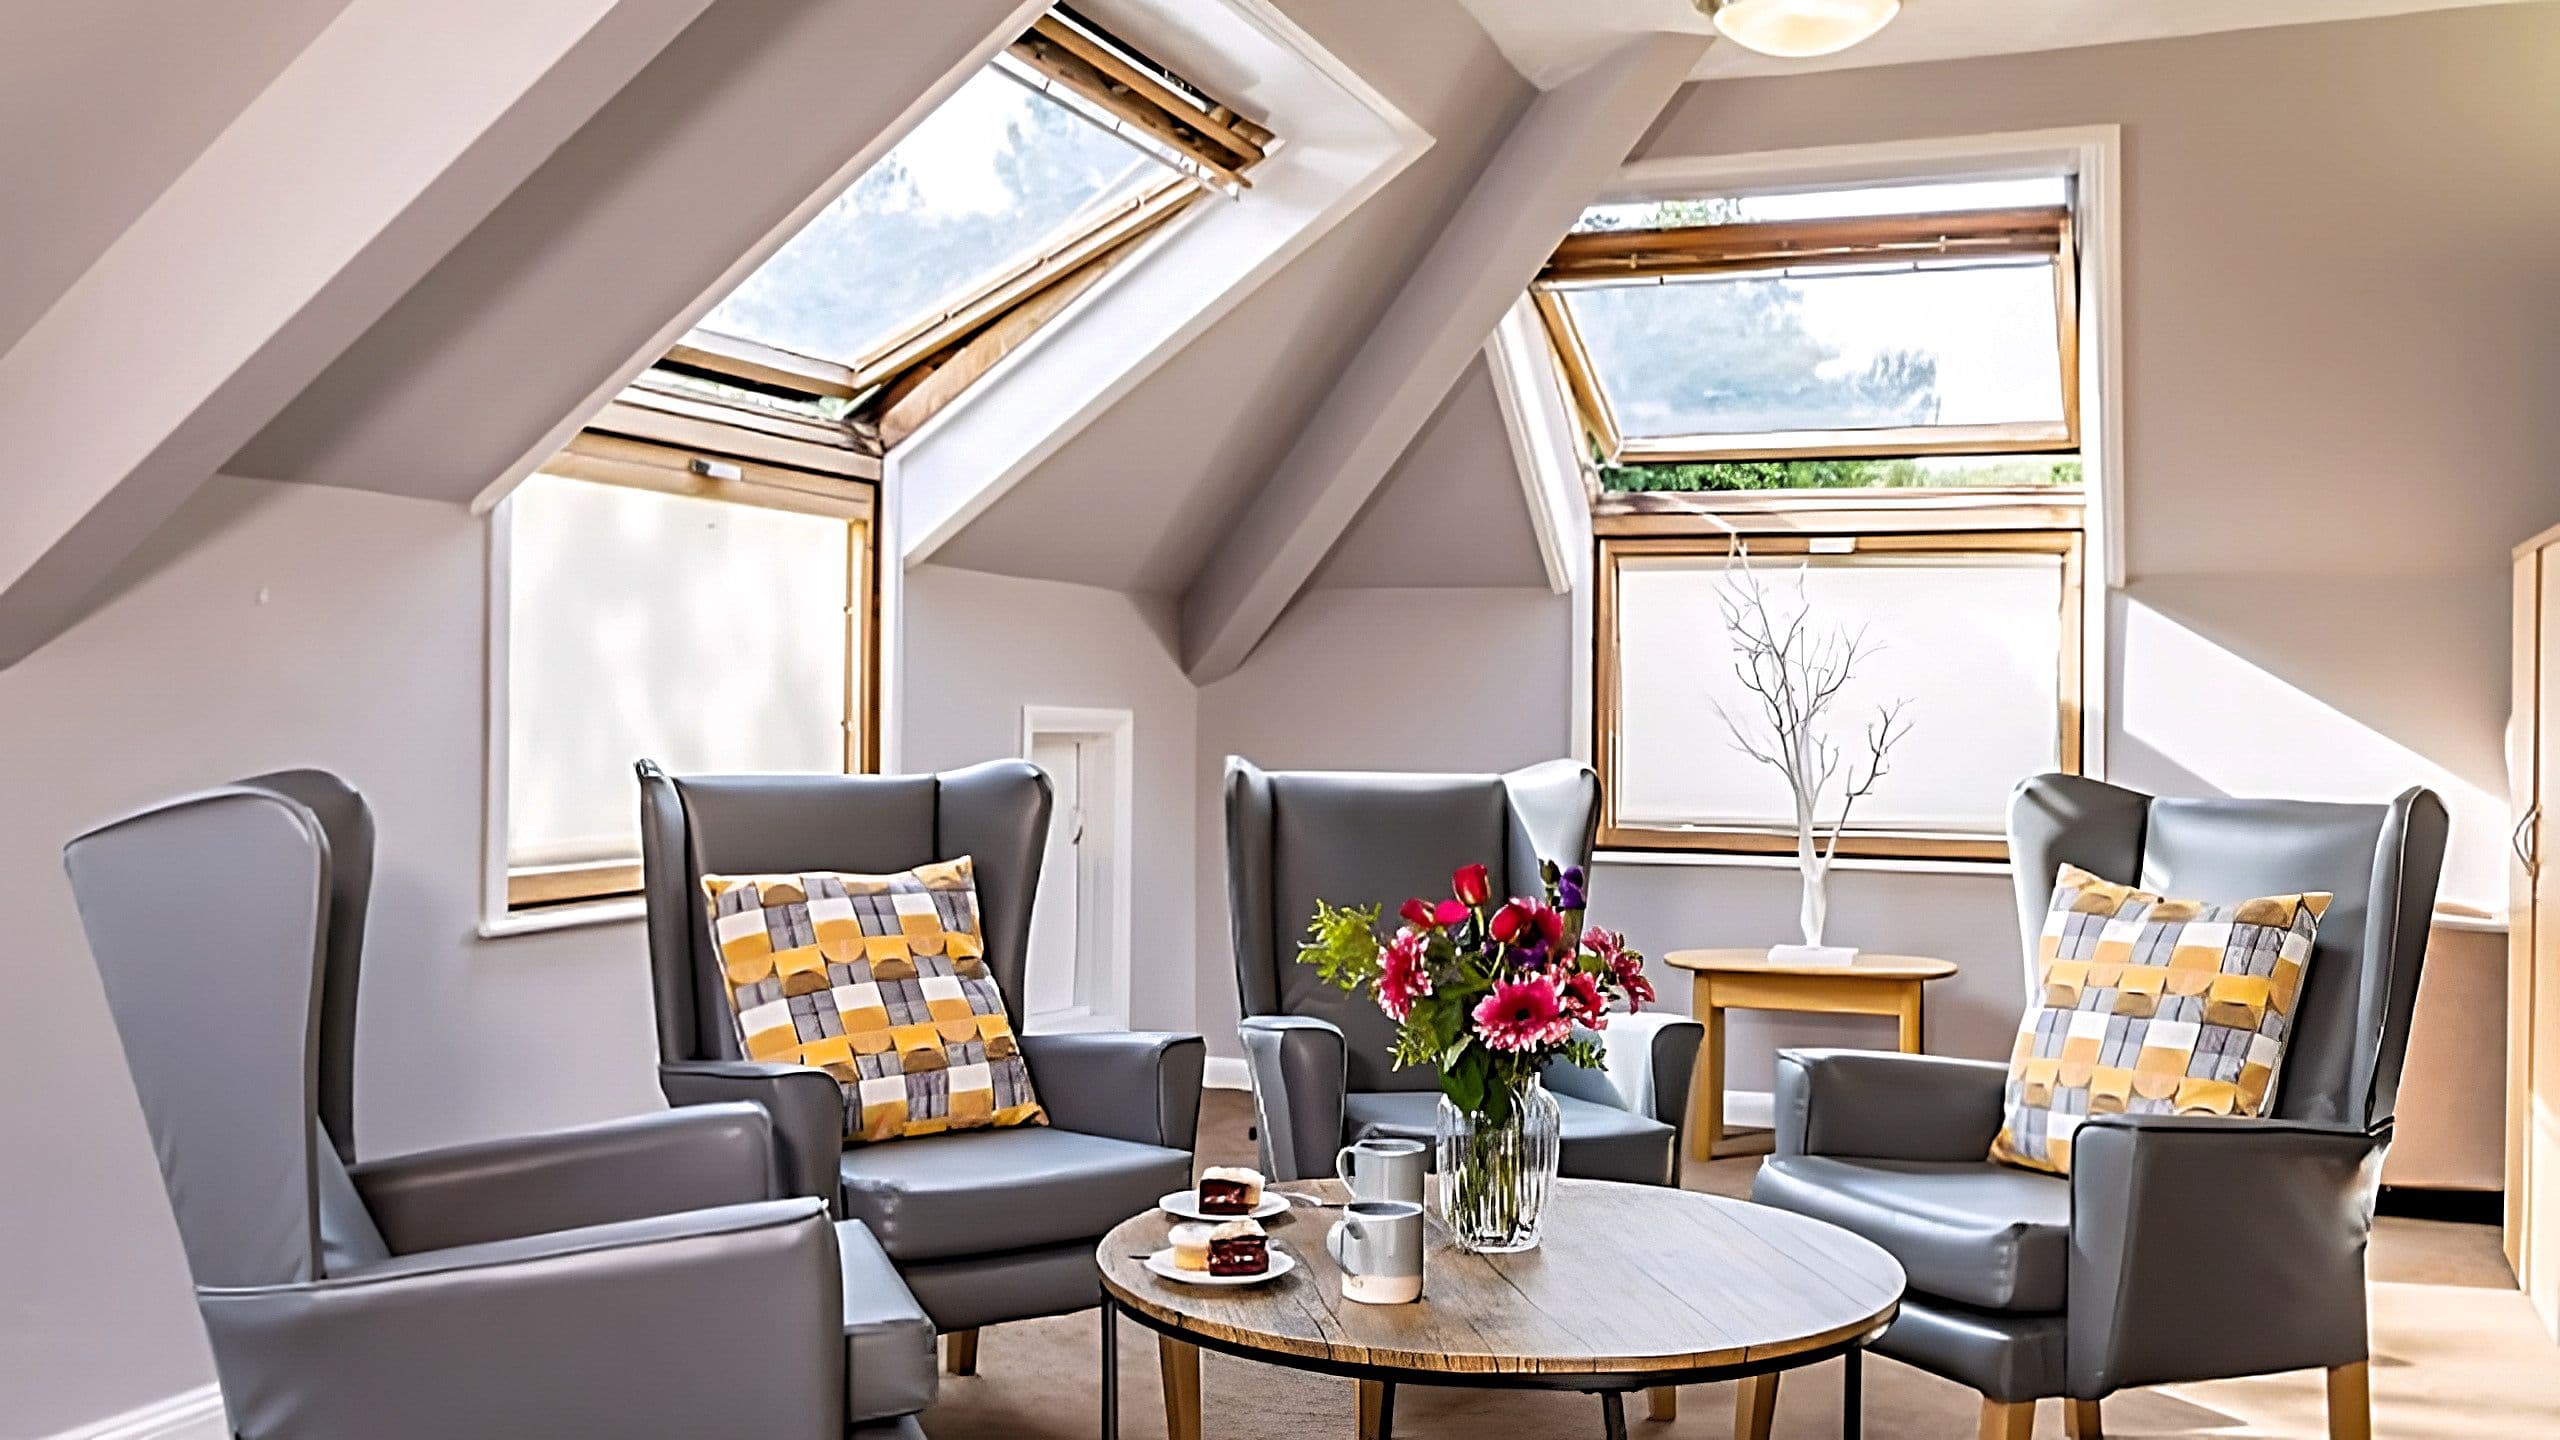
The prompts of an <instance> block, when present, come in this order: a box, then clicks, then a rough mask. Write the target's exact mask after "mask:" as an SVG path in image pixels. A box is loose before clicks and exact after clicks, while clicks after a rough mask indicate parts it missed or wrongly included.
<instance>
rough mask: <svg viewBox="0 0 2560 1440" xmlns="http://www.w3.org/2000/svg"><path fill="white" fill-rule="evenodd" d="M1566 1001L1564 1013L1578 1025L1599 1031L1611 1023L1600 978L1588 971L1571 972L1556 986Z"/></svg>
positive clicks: (1607, 1003) (1606, 999) (1606, 998)
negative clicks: (1601, 989) (1601, 990)
mask: <svg viewBox="0 0 2560 1440" xmlns="http://www.w3.org/2000/svg"><path fill="white" fill-rule="evenodd" d="M1556 991H1557V994H1558V995H1559V996H1560V997H1561V998H1562V999H1563V1001H1564V1013H1565V1014H1566V1015H1567V1016H1568V1017H1570V1018H1571V1019H1573V1020H1574V1021H1575V1022H1576V1023H1578V1024H1583V1025H1588V1026H1590V1027H1591V1028H1592V1029H1594V1030H1597V1029H1600V1028H1601V1027H1603V1026H1605V1025H1607V1024H1608V1023H1609V1019H1608V1010H1609V1001H1608V997H1607V996H1605V995H1603V994H1601V993H1600V977H1599V976H1597V975H1594V974H1592V973H1591V972H1589V971H1587V970H1575V971H1571V972H1569V973H1568V974H1566V976H1565V977H1564V980H1563V981H1562V982H1561V983H1560V984H1558V985H1557V986H1556Z"/></svg>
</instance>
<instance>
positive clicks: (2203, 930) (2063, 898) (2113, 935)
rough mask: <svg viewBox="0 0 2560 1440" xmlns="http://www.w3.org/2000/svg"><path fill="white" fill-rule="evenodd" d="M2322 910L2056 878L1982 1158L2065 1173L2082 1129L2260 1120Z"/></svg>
mask: <svg viewBox="0 0 2560 1440" xmlns="http://www.w3.org/2000/svg"><path fill="white" fill-rule="evenodd" d="M2328 908H2329V897H2328V896H2327V895H2325V894H2319V893H2312V894H2304V895H2269V896H2264V897H2262V898H2259V899H2256V900H2243V901H2241V902H2239V903H2238V904H2236V905H2207V904H2204V903H2203V902H2201V901H2196V900H2167V899H2163V898H2161V897H2160V896H2158V895H2153V894H2151V893H2149V892H2147V891H2142V890H2136V889H2133V888H2132V887H2130V886H2126V885H2117V884H2113V883H2110V882H2108V881H2105V880H2101V879H2099V878H2098V877H2097V876H2095V875H2092V874H2090V873H2089V872H2088V871H2086V870H2081V869H2077V868H2075V867H2073V866H2069V865H2065V866H2063V867H2062V870H2061V873H2060V874H2059V875H2058V876H2057V877H2056V878H2055V880H2054V887H2053V905H2052V908H2051V909H2050V910H2048V911H2047V912H2046V914H2045V922H2044V938H2043V940H2042V941H2041V942H2040V943H2039V946H2038V957H2037V958H2038V964H2039V966H2040V973H2041V974H2042V976H2043V984H2044V993H2043V994H2042V995H2041V996H2038V997H2037V998H2036V999H2034V1000H2032V1001H2031V1002H2029V1004H2028V1006H2027V1013H2026V1018H2025V1019H2024V1020H2023V1021H2022V1022H2020V1024H2019V1026H2018V1043H2017V1046H2016V1048H2015V1049H2013V1050H2012V1051H2011V1052H2010V1056H2009V1088H2008V1098H2007V1113H2006V1114H2005V1116H2004V1117H2003V1121H2002V1124H2001V1126H2000V1134H1999V1135H1998V1136H1997V1137H1996V1138H1995V1139H1993V1140H1992V1142H1991V1158H1992V1159H1994V1160H2002V1161H2006V1162H2008V1163H2009V1164H2012V1165H2021V1166H2024V1167H2026V1168H2028V1169H2031V1170H2046V1171H2050V1172H2052V1173H2054V1174H2056V1175H2068V1174H2070V1173H2071V1134H2072V1132H2073V1131H2074V1130H2076V1129H2078V1128H2079V1126H2080V1123H2081V1122H2082V1121H2083V1120H2085V1119H2087V1118H2088V1117H2089V1116H2091V1115H2112V1114H2119V1113H2130V1114H2136V1115H2221V1116H2230V1117H2235V1118H2238V1117H2249V1116H2256V1115H2263V1114H2265V1113H2266V1111H2267V1106H2268V1105H2269V1103H2270V1101H2271V1100H2272V1098H2273V1096H2274V1094H2275V1087H2276V1075H2277V1072H2278V1071H2279V1070H2281V1069H2282V1068H2283V1065H2284V1047H2285V1042H2286V1041H2287V1040H2288V1039H2289V1038H2291V1035H2292V1032H2293V1006H2294V1001H2295V1000H2296V999H2297V998H2298V997H2299V996H2300V995H2301V994H2302V971H2303V967H2304V966H2305V965H2306V964H2308V963H2309V961H2310V959H2311V940H2312V936H2313V934H2314V933H2315V932H2316V931H2317V930H2318V928H2319V925H2320V916H2321V914H2322V912H2324V911H2326V910H2327V909H2328Z"/></svg>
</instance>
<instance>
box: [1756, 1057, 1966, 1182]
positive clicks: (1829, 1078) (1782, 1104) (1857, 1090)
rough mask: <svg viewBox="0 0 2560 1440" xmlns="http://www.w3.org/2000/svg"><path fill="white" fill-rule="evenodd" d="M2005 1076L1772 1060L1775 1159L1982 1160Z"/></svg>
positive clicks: (1857, 1062)
mask: <svg viewBox="0 0 2560 1440" xmlns="http://www.w3.org/2000/svg"><path fill="white" fill-rule="evenodd" d="M2008 1081H2009V1068H2008V1067H2007V1066H2005V1065H2003V1064H2001V1063H1999V1062H1998V1061H1996V1060H1957V1059H1952V1058H1949V1057H1947V1056H1942V1055H1897V1054H1894V1053H1892V1052H1890V1051H1883V1052H1879V1051H1874V1050H1781V1051H1779V1052H1778V1086H1777V1097H1776V1099H1777V1104H1776V1110H1777V1116H1776V1120H1777V1127H1778V1136H1777V1139H1778V1153H1779V1154H1781V1155H1844V1156H1853V1157H1856V1158H1859V1159H1865V1160H1980V1159H1982V1158H1984V1157H1985V1156H1987V1155H1989V1154H1990V1153H1991V1137H1992V1136H1994V1135H1997V1134H1998V1133H2000V1105H2001V1097H2002V1094H2003V1092H2004V1091H2005V1090H2006V1089H2007V1087H2008Z"/></svg>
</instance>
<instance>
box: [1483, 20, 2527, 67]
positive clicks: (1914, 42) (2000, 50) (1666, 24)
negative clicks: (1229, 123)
mask: <svg viewBox="0 0 2560 1440" xmlns="http://www.w3.org/2000/svg"><path fill="white" fill-rule="evenodd" d="M1465 3H1466V5H1467V8H1468V9H1469V10H1471V11H1473V12H1474V13H1475V15H1476V18H1477V19H1479V20H1480V21H1482V22H1483V24H1484V27H1485V29H1486V31H1487V32H1488V33H1490V34H1491V35H1492V36H1493V38H1494V40H1495V41H1496V42H1497V43H1498V44H1500V45H1501V47H1502V52H1503V53H1504V54H1505V55H1507V56H1509V57H1510V58H1511V61H1512V63H1513V64H1515V65H1517V66H1519V67H1520V71H1521V73H1522V74H1524V75H1527V76H1528V77H1529V78H1530V79H1532V80H1534V81H1536V82H1537V83H1538V84H1539V85H1540V86H1541V87H1544V86H1549V85H1553V84H1555V83H1556V82H1558V81H1560V80H1562V79H1564V78H1565V77H1566V76H1568V75H1571V74H1573V73H1574V72H1575V71H1577V70H1579V69H1581V68H1582V67H1583V66H1585V65H1588V64H1590V63H1591V62H1592V61H1594V60H1596V59H1598V58H1600V57H1601V56H1602V55H1605V54H1607V53H1608V52H1609V50H1610V49H1611V48H1612V47H1614V46H1616V45H1618V44H1619V43H1621V42H1623V41H1624V40H1625V39H1626V38H1627V37H1628V36H1630V35H1638V34H1643V33H1645V32H1648V31H1654V30H1697V31H1702V32H1703V31H1706V30H1708V29H1709V28H1711V27H1709V26H1708V24H1707V23H1706V21H1705V20H1704V19H1702V18H1701V17H1700V16H1699V14H1698V9H1697V6H1696V5H1695V4H1694V3H1692V0H1577V3H1574V4H1570V5H1562V4H1557V3H1556V0H1465ZM2518 3H2525V0H2247V3H2245V4H2233V3H2222V4H2207V3H2203V0H2034V3H2031V4H2022V3H2020V0H1909V3H1907V4H1905V5H1904V7H1903V11H1902V14H1901V15H1900V16H1898V17H1896V18H1895V20H1894V22H1893V23H1892V24H1891V25H1889V26H1887V27H1885V30H1884V33H1882V34H1880V35H1878V36H1876V37H1875V38H1874V39H1872V40H1869V41H1867V42H1866V43H1865V44H1863V45H1859V46H1856V47H1854V48H1852V49H1849V50H1845V51H1843V52H1841V53H1840V54H1837V55H1826V56H1823V57H1821V58H1819V59H1814V60H1773V59H1771V58H1769V57H1768V56H1765V55H1755V54H1753V53H1752V52H1751V51H1748V50H1745V49H1743V48H1742V47H1741V46H1739V45H1734V44H1730V43H1727V42H1723V41H1719V42H1718V43H1717V44H1716V45H1714V46H1713V47H1712V48H1710V49H1709V50H1708V51H1707V54H1706V56H1705V58H1703V59H1701V60H1700V61H1699V62H1698V65H1697V69H1696V70H1695V72H1694V73H1695V74H1696V75H1697V77H1698V78H1699V79H1702V80H1703V79H1712V78H1714V77H1717V76H1722V75H1791V74H1803V73H1805V72H1806V71H1810V70H1842V69H1850V68H1854V67H1862V66H1870V65H1907V64H1911V63H1913V62H1915V61H1922V60H1953V59H1958V58H1961V57H1963V56H1967V55H2003V54H2011V53H2015V52H2018V51H2024V50H2060V49H2068V48H2071V47H2074V46H2080V45H2113V44H2117V43H2120V42H2122V41H2127V40H2155V39H2162V38H2165V37H2168V36H2172V35H2202V34H2209V33H2211V32H2213V31H2217V30H2243V29H2254V28H2257V27H2261V26H2268V25H2306V24H2315V23H2318V22H2321V21H2326V20H2358V19H2366V18H2370V17H2372V16H2377V15H2403V14H2410V13H2413V12H2416V11H2420V10H2450V9H2458V8H2462V7H2465V6H2472V5H2503V4H2518Z"/></svg>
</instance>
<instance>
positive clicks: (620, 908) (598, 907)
mask: <svg viewBox="0 0 2560 1440" xmlns="http://www.w3.org/2000/svg"><path fill="white" fill-rule="evenodd" d="M648 913H649V902H648V901H646V900H643V899H641V898H640V897H639V896H637V895H628V896H624V897H622V898H620V899H616V900H591V901H588V902H587V903H585V904H583V905H558V906H549V907H545V908H543V909H540V910H512V911H509V912H508V913H506V914H504V915H494V916H484V917H483V918H482V919H481V921H480V926H479V931H480V938H481V939H483V940H505V939H510V938H512V937H514V936H517V935H540V934H544V933H546V932H549V931H553V930H582V929H585V928H587V927H588V926H591V925H622V924H627V923H629V922H631V921H634V920H638V919H642V918H644V917H646V916H647V915H648Z"/></svg>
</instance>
